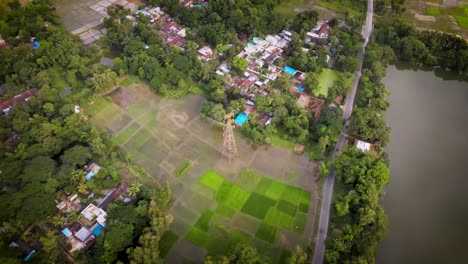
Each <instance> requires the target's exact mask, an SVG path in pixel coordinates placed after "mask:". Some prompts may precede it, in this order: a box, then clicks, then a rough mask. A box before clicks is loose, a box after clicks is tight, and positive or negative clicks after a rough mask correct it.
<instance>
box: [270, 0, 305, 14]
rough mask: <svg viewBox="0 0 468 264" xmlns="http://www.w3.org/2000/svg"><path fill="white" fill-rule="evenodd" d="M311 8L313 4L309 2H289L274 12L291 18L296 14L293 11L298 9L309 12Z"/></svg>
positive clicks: (300, 0) (292, 0) (301, 0)
mask: <svg viewBox="0 0 468 264" xmlns="http://www.w3.org/2000/svg"><path fill="white" fill-rule="evenodd" d="M312 7H313V4H312V3H311V1H309V0H289V1H284V3H283V4H281V5H279V6H277V7H276V8H275V10H274V11H275V12H276V13H277V14H280V15H283V16H285V17H288V18H293V17H295V16H296V15H297V14H298V12H296V11H295V10H294V9H297V8H300V9H307V10H309V9H311V8H312Z"/></svg>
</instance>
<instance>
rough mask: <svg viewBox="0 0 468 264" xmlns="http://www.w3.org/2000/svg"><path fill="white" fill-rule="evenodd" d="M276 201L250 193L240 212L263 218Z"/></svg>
mask: <svg viewBox="0 0 468 264" xmlns="http://www.w3.org/2000/svg"><path fill="white" fill-rule="evenodd" d="M275 204H276V201H275V200H273V199H270V198H268V197H266V196H264V195H261V194H258V193H252V194H251V195H250V197H249V199H248V200H247V202H246V203H245V204H244V206H243V207H242V210H241V212H243V213H246V214H248V215H251V216H253V217H256V218H258V219H261V220H263V219H264V218H265V215H266V213H267V212H268V209H270V207H272V206H274V205H275Z"/></svg>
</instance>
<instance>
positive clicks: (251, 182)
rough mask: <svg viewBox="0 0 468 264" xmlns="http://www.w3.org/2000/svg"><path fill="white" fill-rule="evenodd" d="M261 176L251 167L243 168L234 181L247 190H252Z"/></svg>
mask: <svg viewBox="0 0 468 264" xmlns="http://www.w3.org/2000/svg"><path fill="white" fill-rule="evenodd" d="M262 178H263V176H262V175H261V174H260V173H258V172H256V171H254V170H251V169H245V170H243V171H241V173H240V175H239V177H237V179H236V181H235V183H236V184H238V185H239V186H240V187H242V188H244V189H246V190H248V191H253V190H254V189H255V187H256V186H257V185H258V183H259V182H260V181H261V180H262Z"/></svg>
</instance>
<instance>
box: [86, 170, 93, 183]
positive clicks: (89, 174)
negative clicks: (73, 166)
mask: <svg viewBox="0 0 468 264" xmlns="http://www.w3.org/2000/svg"><path fill="white" fill-rule="evenodd" d="M93 176H94V172H92V171H91V172H90V173H88V174H87V175H86V180H87V181H89V180H91V178H92V177H93Z"/></svg>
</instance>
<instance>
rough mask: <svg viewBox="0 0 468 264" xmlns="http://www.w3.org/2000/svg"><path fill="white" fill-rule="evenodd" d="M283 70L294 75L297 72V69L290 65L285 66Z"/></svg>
mask: <svg viewBox="0 0 468 264" xmlns="http://www.w3.org/2000/svg"><path fill="white" fill-rule="evenodd" d="M283 71H284V72H285V73H287V74H290V75H294V74H296V72H297V70H296V69H294V68H292V67H289V66H285V67H284V69H283Z"/></svg>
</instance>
